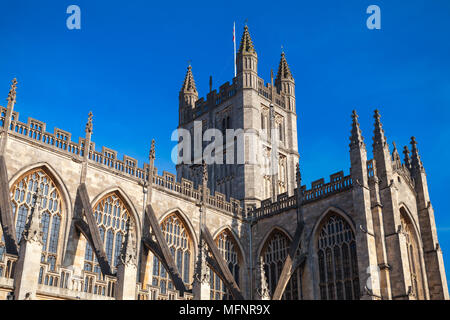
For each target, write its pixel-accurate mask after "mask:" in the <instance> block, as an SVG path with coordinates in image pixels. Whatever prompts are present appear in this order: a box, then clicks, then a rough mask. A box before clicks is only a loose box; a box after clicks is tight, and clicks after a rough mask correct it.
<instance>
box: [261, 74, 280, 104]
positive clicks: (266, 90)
mask: <svg viewBox="0 0 450 320" xmlns="http://www.w3.org/2000/svg"><path fill="white" fill-rule="evenodd" d="M258 93H259V95H260V96H263V97H264V98H266V99H267V100H270V101H273V103H275V105H278V106H279V107H281V108H283V109H286V103H285V102H284V97H283V96H282V93H281V92H279V91H278V89H277V88H276V87H274V90H273V97H272V85H271V84H270V83H266V84H264V80H263V79H259V81H258ZM272 98H273V99H272Z"/></svg>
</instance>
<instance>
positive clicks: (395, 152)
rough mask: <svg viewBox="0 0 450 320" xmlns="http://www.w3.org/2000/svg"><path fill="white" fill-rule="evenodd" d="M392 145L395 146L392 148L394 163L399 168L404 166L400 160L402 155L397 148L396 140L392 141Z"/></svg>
mask: <svg viewBox="0 0 450 320" xmlns="http://www.w3.org/2000/svg"><path fill="white" fill-rule="evenodd" d="M392 145H393V146H394V150H392V160H393V161H394V164H395V165H396V167H397V168H400V167H401V166H402V161H401V160H400V155H399V153H398V150H397V146H396V144H395V142H394V141H393V142H392Z"/></svg>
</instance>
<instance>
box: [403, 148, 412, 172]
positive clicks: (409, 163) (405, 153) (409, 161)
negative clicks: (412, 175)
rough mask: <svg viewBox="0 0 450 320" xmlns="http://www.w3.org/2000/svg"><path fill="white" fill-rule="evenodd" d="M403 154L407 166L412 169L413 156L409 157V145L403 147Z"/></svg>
mask: <svg viewBox="0 0 450 320" xmlns="http://www.w3.org/2000/svg"><path fill="white" fill-rule="evenodd" d="M403 154H404V156H405V157H404V160H403V161H404V163H405V166H406V167H407V168H408V169H410V168H411V158H410V157H409V149H408V146H405V147H404V148H403Z"/></svg>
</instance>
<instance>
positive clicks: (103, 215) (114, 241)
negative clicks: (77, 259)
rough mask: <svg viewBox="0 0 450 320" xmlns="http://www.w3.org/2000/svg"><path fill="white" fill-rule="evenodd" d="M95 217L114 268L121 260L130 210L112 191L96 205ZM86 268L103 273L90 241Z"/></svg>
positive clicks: (87, 247)
mask: <svg viewBox="0 0 450 320" xmlns="http://www.w3.org/2000/svg"><path fill="white" fill-rule="evenodd" d="M94 217H95V219H96V221H97V225H98V229H99V232H100V237H101V239H102V242H103V246H104V248H105V251H106V257H107V259H108V262H109V264H110V266H111V268H112V269H113V270H114V269H115V268H116V267H117V264H118V262H119V255H120V251H121V249H122V244H123V241H124V239H125V234H126V232H127V223H128V221H129V220H130V218H131V215H130V211H129V209H128V208H127V207H126V206H125V204H124V202H123V201H122V200H121V199H120V198H119V197H118V196H117V195H116V194H115V193H110V194H108V195H106V196H105V197H103V198H102V199H101V200H100V201H98V202H97V204H96V205H95V206H94ZM130 222H131V221H130ZM131 223H133V222H131ZM84 270H86V271H92V272H95V273H97V274H98V275H99V276H100V274H101V271H100V266H99V264H98V261H97V258H96V257H95V254H94V250H93V249H92V246H91V245H90V244H89V242H86V249H85V255H84Z"/></svg>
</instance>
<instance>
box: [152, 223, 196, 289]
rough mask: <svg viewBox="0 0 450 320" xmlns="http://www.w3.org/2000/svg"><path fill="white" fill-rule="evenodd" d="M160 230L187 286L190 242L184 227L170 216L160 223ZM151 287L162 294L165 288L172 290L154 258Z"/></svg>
mask: <svg viewBox="0 0 450 320" xmlns="http://www.w3.org/2000/svg"><path fill="white" fill-rule="evenodd" d="M161 230H162V232H163V235H164V238H165V239H166V242H167V246H168V247H169V250H170V251H171V253H172V256H173V258H174V260H175V264H176V265H177V267H178V271H179V273H180V275H181V277H182V278H183V281H184V282H185V283H186V284H189V283H190V280H191V279H190V270H191V261H190V259H191V256H192V254H191V250H192V242H191V239H190V237H189V233H188V231H187V228H186V226H185V225H184V223H183V222H182V220H181V219H180V218H179V217H178V216H177V215H176V214H170V215H169V216H168V217H166V218H165V219H164V221H163V222H161ZM152 285H154V286H158V287H159V288H160V289H161V292H164V293H165V292H167V288H169V289H172V288H173V283H172V280H171V279H170V276H169V274H168V272H167V271H166V269H165V268H164V266H163V265H162V264H161V263H160V262H159V260H158V258H156V257H155V256H154V257H153V272H152Z"/></svg>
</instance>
